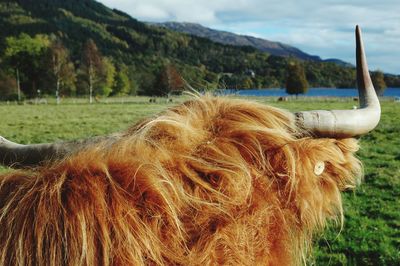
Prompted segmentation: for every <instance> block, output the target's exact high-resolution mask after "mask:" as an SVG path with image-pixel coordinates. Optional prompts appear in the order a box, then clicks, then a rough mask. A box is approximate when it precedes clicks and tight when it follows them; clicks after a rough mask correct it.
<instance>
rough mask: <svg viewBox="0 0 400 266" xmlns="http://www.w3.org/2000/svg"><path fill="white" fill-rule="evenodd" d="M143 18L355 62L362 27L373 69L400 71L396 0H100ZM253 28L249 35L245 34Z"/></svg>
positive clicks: (399, 10)
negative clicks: (356, 41) (244, 36)
mask: <svg viewBox="0 0 400 266" xmlns="http://www.w3.org/2000/svg"><path fill="white" fill-rule="evenodd" d="M101 2H102V3H104V4H105V5H107V6H109V7H114V8H117V9H120V10H122V11H124V12H126V13H128V14H130V15H132V16H133V17H135V18H137V19H139V20H143V21H170V20H174V21H182V22H183V21H185V22H197V23H201V24H203V25H205V26H208V27H211V28H216V29H221V30H227V31H232V32H235V33H241V34H247V35H253V36H256V37H262V38H265V39H269V40H274V41H281V42H285V43H288V44H291V45H294V46H296V47H298V48H300V49H302V50H304V51H305V52H307V53H310V54H316V55H319V56H321V57H323V58H331V57H335V58H339V59H342V60H345V61H348V62H352V63H354V26H355V25H356V24H359V25H361V26H362V28H363V32H364V41H365V45H366V50H367V56H368V61H369V63H370V68H371V69H377V68H380V69H382V70H384V71H387V72H392V73H398V74H400V63H399V64H398V63H397V62H400V45H399V41H400V4H399V2H398V0H380V1H376V0H352V1H348V0H319V1H318V0H303V1H298V0H247V1H245V0H236V1H231V0H214V1H201V0H132V1H130V0H101ZM249 33H253V34H249Z"/></svg>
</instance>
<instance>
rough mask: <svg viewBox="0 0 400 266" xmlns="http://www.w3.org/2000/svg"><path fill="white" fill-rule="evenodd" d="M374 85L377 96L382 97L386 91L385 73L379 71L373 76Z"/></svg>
mask: <svg viewBox="0 0 400 266" xmlns="http://www.w3.org/2000/svg"><path fill="white" fill-rule="evenodd" d="M371 79H372V83H373V84H374V87H375V91H376V94H378V95H379V96H382V95H383V93H384V92H385V89H386V82H385V76H384V75H383V72H382V71H380V70H378V71H375V72H373V73H372V75H371Z"/></svg>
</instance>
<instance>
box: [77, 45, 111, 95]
mask: <svg viewBox="0 0 400 266" xmlns="http://www.w3.org/2000/svg"><path fill="white" fill-rule="evenodd" d="M81 67H82V71H81V74H83V78H84V79H85V81H86V82H87V84H88V86H89V102H90V103H92V102H93V89H94V86H96V85H98V82H99V81H101V78H102V75H103V74H104V68H105V67H104V61H103V59H102V56H101V54H100V52H99V49H98V48H97V45H96V43H95V42H94V41H93V40H92V39H89V40H88V41H87V42H86V43H85V45H84V48H83V55H82V66H81Z"/></svg>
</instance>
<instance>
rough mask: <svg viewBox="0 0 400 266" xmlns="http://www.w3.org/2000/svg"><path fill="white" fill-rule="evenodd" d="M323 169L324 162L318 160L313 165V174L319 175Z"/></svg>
mask: <svg viewBox="0 0 400 266" xmlns="http://www.w3.org/2000/svg"><path fill="white" fill-rule="evenodd" d="M324 170H325V163H324V162H323V161H318V162H317V163H316V164H315V166H314V174H316V175H321V174H322V173H323V172H324Z"/></svg>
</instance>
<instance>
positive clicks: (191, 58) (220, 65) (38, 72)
mask: <svg viewBox="0 0 400 266" xmlns="http://www.w3.org/2000/svg"><path fill="white" fill-rule="evenodd" d="M0 29H1V31H0V64H1V68H0V94H1V95H4V94H7V93H11V91H8V92H5V90H6V88H8V90H11V89H10V88H11V87H13V86H16V85H15V84H13V80H15V78H14V76H15V75H16V73H17V74H18V77H19V79H20V83H21V90H22V92H23V93H24V94H25V95H26V96H33V95H34V94H35V93H37V90H38V89H40V90H41V91H42V93H48V94H52V93H53V91H54V86H55V85H54V84H56V83H57V86H59V87H60V92H61V93H62V94H65V95H68V94H87V93H88V90H89V87H90V88H91V89H93V90H94V94H100V95H106V96H107V95H113V94H135V93H141V94H164V93H166V92H167V91H166V90H173V89H176V88H175V87H180V86H182V84H183V83H184V82H183V79H184V80H185V81H187V82H189V83H190V84H191V85H192V86H193V87H195V88H197V89H204V88H208V89H213V88H217V87H219V88H221V87H237V88H268V87H282V86H284V84H285V78H286V73H287V70H286V69H287V65H288V64H289V63H293V62H295V61H296V60H295V59H293V58H283V57H278V56H271V55H269V54H268V53H263V52H260V51H257V50H256V49H254V48H252V47H249V46H243V47H236V46H230V45H223V44H218V43H214V42H212V41H210V40H208V39H205V38H200V37H195V36H190V35H186V34H183V33H178V32H174V31H171V30H168V29H165V28H160V27H155V26H148V25H146V24H144V23H142V22H140V21H137V20H136V19H134V18H132V17H130V16H129V15H127V14H125V13H123V12H121V11H118V10H115V9H110V8H107V7H106V6H104V5H102V4H100V3H98V2H96V1H92V0H16V1H7V0H5V1H4V0H3V1H1V2H0ZM60 58H62V59H63V60H60ZM55 59H57V60H55ZM56 61H57V62H56ZM93 62H94V63H96V62H97V63H96V64H94V63H93ZM55 63H58V64H55ZM295 63H297V64H301V65H302V66H303V67H304V69H305V72H306V76H307V79H308V81H309V83H310V85H311V86H323V87H353V86H354V84H355V71H354V69H353V68H348V67H340V66H338V65H336V64H334V63H320V62H306V61H304V62H295ZM90 64H93V66H94V67H95V70H96V68H97V70H96V71H97V72H98V73H97V74H96V71H94V72H93V71H92V72H90V71H88V69H90V70H93V68H92V65H90ZM56 66H58V68H56ZM93 73H95V74H93ZM89 74H91V75H92V74H93V75H94V76H92V77H89ZM182 77H183V79H182ZM389 78H390V80H388V81H389V82H398V77H397V76H390V77H389ZM171 80H172V81H173V82H171ZM88 83H91V85H90V84H88ZM89 85H90V86H89ZM389 85H390V84H389ZM2 90H3V91H2ZM1 95H0V97H1ZM3 98H4V97H3Z"/></svg>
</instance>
